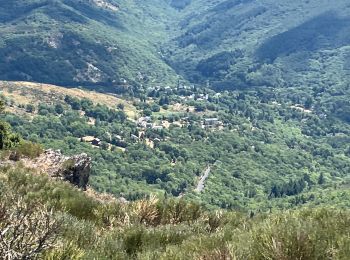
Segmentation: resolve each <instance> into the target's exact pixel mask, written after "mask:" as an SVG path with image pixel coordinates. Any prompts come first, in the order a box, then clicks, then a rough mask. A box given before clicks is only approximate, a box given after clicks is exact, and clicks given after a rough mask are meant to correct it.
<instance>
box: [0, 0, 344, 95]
mask: <svg viewBox="0 0 350 260" xmlns="http://www.w3.org/2000/svg"><path fill="white" fill-rule="evenodd" d="M1 2H3V3H1V7H0V14H1V18H0V32H1V34H2V36H3V37H2V39H1V40H0V57H1V64H2V66H1V68H0V75H1V79H5V80H27V81H28V80H29V81H38V82H45V83H54V84H59V85H73V86H76V85H85V86H92V87H95V88H96V87H97V86H103V87H104V88H103V90H108V91H118V90H119V91H122V90H123V89H124V88H122V87H121V86H124V87H125V86H128V85H133V86H136V88H138V89H139V88H140V86H141V85H152V86H154V85H169V84H170V85H172V84H174V83H175V82H176V81H177V74H179V75H181V76H182V77H183V78H185V79H187V80H188V81H190V82H192V83H197V84H203V83H204V82H206V81H207V80H210V82H211V83H212V86H214V87H217V88H220V89H223V88H229V89H232V88H237V87H238V88H242V87H250V86H266V85H267V86H275V87H280V86H300V85H305V86H317V85H320V84H322V85H325V86H329V85H334V84H342V83H347V77H348V76H349V57H350V47H349V46H350V29H349V28H350V26H349V25H350V16H349V13H350V6H349V4H348V3H347V1H346V0H339V1H336V3H332V4H330V3H329V1H328V0H310V1H302V0H297V1H290V0H288V1H279V2H277V3H276V1H273V0H262V1H255V0H219V1H213V0H210V1H203V0H192V1H191V0H171V1H170V0H169V1H168V0H167V1H165V0H145V1H138V0H133V1H126V0H89V1H78V0H55V1H47V0H30V1H21V0H16V1H11V2H8V1H1Z"/></svg>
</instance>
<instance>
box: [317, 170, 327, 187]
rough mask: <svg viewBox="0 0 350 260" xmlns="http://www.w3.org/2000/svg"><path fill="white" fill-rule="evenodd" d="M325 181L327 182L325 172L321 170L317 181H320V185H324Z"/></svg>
mask: <svg viewBox="0 0 350 260" xmlns="http://www.w3.org/2000/svg"><path fill="white" fill-rule="evenodd" d="M325 182H326V179H325V177H324V174H323V172H321V173H320V176H319V177H318V181H317V183H318V184H319V185H322V184H324V183H325Z"/></svg>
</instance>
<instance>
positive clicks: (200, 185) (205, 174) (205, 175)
mask: <svg viewBox="0 0 350 260" xmlns="http://www.w3.org/2000/svg"><path fill="white" fill-rule="evenodd" d="M210 171H211V167H210V166H208V167H207V168H206V169H205V171H204V172H203V175H202V176H201V177H200V179H199V182H198V185H197V187H196V188H195V190H194V191H195V192H198V193H201V192H202V191H203V190H204V187H205V181H206V180H207V179H208V177H209V174H210Z"/></svg>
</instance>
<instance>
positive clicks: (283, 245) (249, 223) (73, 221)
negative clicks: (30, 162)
mask: <svg viewBox="0 0 350 260" xmlns="http://www.w3.org/2000/svg"><path fill="white" fill-rule="evenodd" d="M0 195H1V196H0V210H1V215H0V230H2V233H1V236H0V254H1V256H2V257H4V259H12V258H13V257H18V258H27V259H198V260H199V259H201V260H202V259H242V260H243V259H276V260H277V259H308V260H309V259H344V260H345V259H348V256H349V254H350V251H349V248H350V244H349V239H348V236H349V232H350V230H349V225H348V222H349V221H350V213H349V212H348V211H339V210H337V209H334V208H318V209H313V210H310V209H300V210H297V211H286V212H284V213H280V212H275V213H270V214H266V213H258V214H256V215H254V214H250V215H246V214H243V213H240V212H225V211H213V212H209V211H206V210H204V209H203V208H202V207H201V206H199V205H198V204H195V203H188V202H185V201H183V200H159V199H157V198H155V197H151V198H148V199H146V198H145V199H142V200H139V201H136V202H133V203H128V204H123V203H119V202H116V201H108V200H107V201H100V200H97V199H95V198H94V197H91V195H90V196H87V195H86V194H84V193H83V192H82V191H79V190H77V189H76V188H73V187H71V186H70V185H69V184H67V183H62V182H54V181H52V180H49V179H48V178H47V177H44V176H42V175H41V176H40V175H37V174H35V173H34V172H30V171H29V170H27V169H23V168H14V169H1V170H0ZM19 234H20V236H18V235H19Z"/></svg>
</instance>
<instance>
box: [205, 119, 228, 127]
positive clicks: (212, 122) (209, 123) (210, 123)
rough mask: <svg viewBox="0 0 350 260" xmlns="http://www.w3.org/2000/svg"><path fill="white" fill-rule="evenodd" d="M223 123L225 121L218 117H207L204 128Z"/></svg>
mask: <svg viewBox="0 0 350 260" xmlns="http://www.w3.org/2000/svg"><path fill="white" fill-rule="evenodd" d="M222 125H223V123H222V122H221V121H220V120H219V119H218V118H205V119H204V120H203V125H202V128H216V127H219V126H222Z"/></svg>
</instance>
